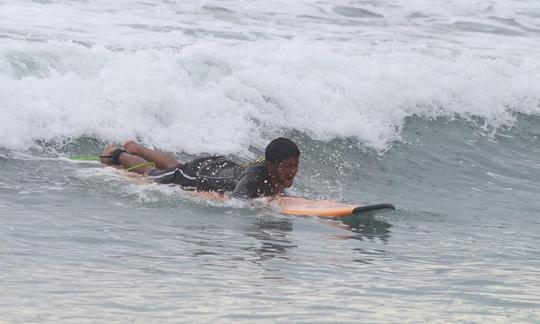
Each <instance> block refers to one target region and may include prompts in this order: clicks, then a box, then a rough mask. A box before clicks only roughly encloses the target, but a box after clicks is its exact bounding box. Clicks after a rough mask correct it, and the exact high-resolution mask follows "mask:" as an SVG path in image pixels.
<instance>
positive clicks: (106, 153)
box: [99, 144, 116, 165]
mask: <svg viewBox="0 0 540 324" xmlns="http://www.w3.org/2000/svg"><path fill="white" fill-rule="evenodd" d="M115 149H116V145H114V144H109V145H107V146H105V149H104V150H103V153H101V156H111V155H112V152H113V151H114V150H115ZM99 160H100V161H101V163H103V164H107V165H111V164H112V159H111V158H101V159H99Z"/></svg>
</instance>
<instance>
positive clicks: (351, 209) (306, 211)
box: [113, 166, 395, 219]
mask: <svg viewBox="0 0 540 324" xmlns="http://www.w3.org/2000/svg"><path fill="white" fill-rule="evenodd" d="M113 168H114V169H116V170H118V171H120V172H121V173H123V174H124V175H126V177H127V178H128V179H130V181H132V182H135V183H139V184H143V183H146V184H148V183H154V182H152V180H150V179H149V178H146V177H144V176H142V175H138V174H136V173H132V172H127V171H126V170H124V169H122V168H118V167H114V166H113ZM173 186H174V187H175V188H178V190H179V192H182V193H185V194H188V195H194V196H197V197H199V198H203V199H207V200H213V201H223V200H225V199H228V198H227V196H226V195H223V194H220V193H217V192H207V191H202V192H200V191H186V190H183V189H182V188H181V187H180V186H175V185H173ZM268 204H269V205H271V206H277V207H278V208H279V210H280V211H281V212H282V213H283V214H287V215H295V216H315V217H322V218H332V219H344V218H346V217H349V216H353V215H363V214H368V213H369V214H375V213H378V212H382V211H387V210H394V209H395V207H394V206H393V205H392V204H388V203H384V204H374V205H360V204H346V203H341V202H338V201H335V200H314V199H308V198H304V197H276V198H273V199H270V200H268Z"/></svg>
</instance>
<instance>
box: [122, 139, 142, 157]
mask: <svg viewBox="0 0 540 324" xmlns="http://www.w3.org/2000/svg"><path fill="white" fill-rule="evenodd" d="M124 150H126V151H127V152H128V153H130V154H133V155H139V143H137V142H135V141H133V140H129V141H126V142H125V143H124Z"/></svg>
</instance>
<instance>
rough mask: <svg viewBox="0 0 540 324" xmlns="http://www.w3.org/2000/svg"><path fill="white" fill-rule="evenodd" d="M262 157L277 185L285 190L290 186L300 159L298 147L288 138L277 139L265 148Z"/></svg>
mask: <svg viewBox="0 0 540 324" xmlns="http://www.w3.org/2000/svg"><path fill="white" fill-rule="evenodd" d="M264 157H265V160H266V162H267V165H268V167H269V171H270V173H271V174H272V175H273V176H274V177H275V179H276V180H277V181H278V185H280V186H283V187H285V188H288V187H290V186H292V183H293V180H294V177H295V176H296V173H297V172H298V163H299V160H298V159H299V157H300V150H299V149H298V146H296V144H294V142H293V141H291V140H290V139H288V138H285V137H279V138H276V139H275V140H273V141H271V142H270V144H268V146H266V150H265V152H264Z"/></svg>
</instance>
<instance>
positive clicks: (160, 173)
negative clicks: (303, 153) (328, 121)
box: [100, 137, 300, 199]
mask: <svg viewBox="0 0 540 324" xmlns="http://www.w3.org/2000/svg"><path fill="white" fill-rule="evenodd" d="M299 157H300V150H299V149H298V147H297V146H296V144H295V143H294V142H293V141H291V140H290V139H288V138H284V137H279V138H276V139H274V140H273V141H271V142H270V143H269V144H268V145H267V146H266V149H265V155H264V158H262V157H261V158H260V159H258V160H256V161H251V162H247V163H242V164H238V163H236V162H233V161H231V160H228V159H226V158H225V157H223V156H206V157H202V158H198V159H195V160H193V161H190V162H186V163H181V162H179V161H177V160H176V158H175V157H174V156H172V155H170V154H167V153H164V152H160V151H156V150H152V149H149V148H147V147H144V146H142V145H140V144H139V143H137V142H135V141H131V140H130V141H127V142H125V143H124V148H117V147H116V145H114V144H110V145H108V146H107V147H105V150H104V151H103V154H102V155H101V156H100V160H101V162H102V163H104V164H107V165H119V166H122V167H123V168H124V169H125V170H127V171H132V172H135V173H138V174H141V175H145V176H147V177H149V178H151V179H153V180H154V181H155V182H157V183H162V184H176V185H179V186H181V187H182V188H183V189H186V190H197V191H213V192H220V193H223V192H232V194H231V196H232V197H234V198H237V199H250V198H258V197H264V196H277V195H283V191H284V189H285V188H289V187H290V186H292V184H293V180H294V177H295V176H296V173H297V172H298V163H299Z"/></svg>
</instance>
